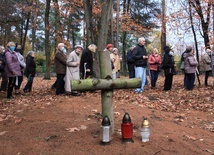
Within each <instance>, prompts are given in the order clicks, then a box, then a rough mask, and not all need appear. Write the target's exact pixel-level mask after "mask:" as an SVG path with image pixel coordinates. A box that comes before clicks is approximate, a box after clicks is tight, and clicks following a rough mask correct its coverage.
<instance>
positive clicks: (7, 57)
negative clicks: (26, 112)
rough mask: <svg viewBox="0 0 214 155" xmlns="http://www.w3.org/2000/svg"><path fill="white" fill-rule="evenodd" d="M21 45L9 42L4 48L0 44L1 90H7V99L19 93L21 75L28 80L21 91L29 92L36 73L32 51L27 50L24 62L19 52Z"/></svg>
mask: <svg viewBox="0 0 214 155" xmlns="http://www.w3.org/2000/svg"><path fill="white" fill-rule="evenodd" d="M21 50H22V49H21V45H16V44H15V43H14V42H9V43H8V44H7V46H6V48H4V47H3V46H0V66H1V67H0V73H1V78H2V82H1V91H7V99H13V98H14V96H13V90H14V94H15V95H20V94H21V90H20V88H21V84H22V81H23V76H24V75H25V76H26V77H27V78H28V80H27V83H26V85H25V86H24V88H23V92H25V93H26V92H31V91H32V84H33V79H34V77H35V74H36V63H35V61H34V51H29V52H28V54H27V58H26V62H25V59H24V57H23V55H22V53H21Z"/></svg>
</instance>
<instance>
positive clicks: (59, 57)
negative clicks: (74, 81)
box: [54, 43, 67, 95]
mask: <svg viewBox="0 0 214 155" xmlns="http://www.w3.org/2000/svg"><path fill="white" fill-rule="evenodd" d="M65 53H66V49H65V44H64V43H59V44H58V50H57V52H56V54H55V56H54V69H55V72H56V75H57V77H56V80H57V81H56V95H63V94H65V88H64V85H65V81H64V77H65V73H66V61H67V57H66V54H65Z"/></svg>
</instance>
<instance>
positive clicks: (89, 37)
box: [83, 0, 95, 46]
mask: <svg viewBox="0 0 214 155" xmlns="http://www.w3.org/2000/svg"><path fill="white" fill-rule="evenodd" d="M92 3H93V2H92V1H89V0H83V7H84V12H85V14H84V19H85V22H86V31H87V33H86V46H88V45H90V44H92V43H93V44H94V43H95V42H94V41H95V40H94V35H93V34H94V32H93V20H92Z"/></svg>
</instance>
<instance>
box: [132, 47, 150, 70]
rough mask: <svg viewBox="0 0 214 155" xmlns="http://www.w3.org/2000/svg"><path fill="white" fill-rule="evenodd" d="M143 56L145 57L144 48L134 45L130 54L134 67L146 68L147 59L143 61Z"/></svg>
mask: <svg viewBox="0 0 214 155" xmlns="http://www.w3.org/2000/svg"><path fill="white" fill-rule="evenodd" d="M143 56H147V52H146V49H145V47H144V46H141V45H139V44H138V45H136V47H135V48H134V50H133V52H132V57H133V59H134V60H135V66H136V67H146V66H147V59H143Z"/></svg>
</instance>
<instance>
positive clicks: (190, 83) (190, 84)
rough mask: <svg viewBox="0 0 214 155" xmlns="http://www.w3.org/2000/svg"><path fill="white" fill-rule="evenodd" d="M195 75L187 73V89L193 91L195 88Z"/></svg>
mask: <svg viewBox="0 0 214 155" xmlns="http://www.w3.org/2000/svg"><path fill="white" fill-rule="evenodd" d="M194 82H195V73H186V84H185V86H186V89H187V90H192V89H193V88H194Z"/></svg>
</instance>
